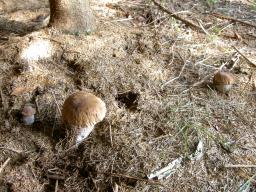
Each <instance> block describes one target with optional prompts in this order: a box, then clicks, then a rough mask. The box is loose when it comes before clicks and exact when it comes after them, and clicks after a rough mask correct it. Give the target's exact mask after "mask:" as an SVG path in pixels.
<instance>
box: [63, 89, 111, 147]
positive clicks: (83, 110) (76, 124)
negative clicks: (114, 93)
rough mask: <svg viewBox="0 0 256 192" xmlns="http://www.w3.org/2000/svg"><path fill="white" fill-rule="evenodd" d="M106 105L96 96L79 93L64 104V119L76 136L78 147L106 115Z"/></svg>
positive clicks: (71, 96) (83, 92)
mask: <svg viewBox="0 0 256 192" xmlns="http://www.w3.org/2000/svg"><path fill="white" fill-rule="evenodd" d="M106 111H107V110H106V104H105V103H104V102H103V101H102V100H101V99H100V98H99V97H96V96H95V95H93V94H91V93H87V92H85V91H79V92H76V93H74V94H72V95H70V96H69V97H68V98H67V99H66V100H65V102H64V105H63V108H62V118H63V121H64V123H67V124H68V126H69V128H70V129H71V133H72V134H75V135H74V136H75V140H76V141H75V142H76V145H78V144H79V143H81V142H82V141H83V140H84V139H86V138H87V137H88V135H89V134H90V133H91V132H92V130H93V129H94V126H95V124H97V123H98V122H100V121H102V120H103V119H104V117H105V115H106Z"/></svg>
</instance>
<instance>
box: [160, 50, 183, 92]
mask: <svg viewBox="0 0 256 192" xmlns="http://www.w3.org/2000/svg"><path fill="white" fill-rule="evenodd" d="M179 56H180V58H181V59H182V62H183V66H182V68H181V70H180V73H179V75H178V76H177V77H174V78H172V79H170V80H168V81H167V82H165V83H164V84H163V85H162V86H161V89H163V88H164V87H165V86H166V85H167V84H169V83H171V82H173V81H175V80H176V79H179V78H180V76H181V75H182V73H183V71H184V69H185V67H186V65H187V62H186V61H185V60H184V59H183V58H182V57H181V55H180V54H179Z"/></svg>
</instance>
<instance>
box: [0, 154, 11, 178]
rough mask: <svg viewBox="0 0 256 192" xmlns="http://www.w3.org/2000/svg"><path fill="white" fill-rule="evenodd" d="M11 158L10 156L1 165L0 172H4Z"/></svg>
mask: <svg viewBox="0 0 256 192" xmlns="http://www.w3.org/2000/svg"><path fill="white" fill-rule="evenodd" d="M10 160H11V158H10V157H8V159H7V160H6V161H5V162H4V164H3V165H2V166H1V167H0V174H1V173H2V172H3V170H4V168H5V167H6V166H7V165H8V163H9V162H10Z"/></svg>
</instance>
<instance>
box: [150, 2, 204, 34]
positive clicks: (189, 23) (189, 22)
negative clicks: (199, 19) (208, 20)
mask: <svg viewBox="0 0 256 192" xmlns="http://www.w3.org/2000/svg"><path fill="white" fill-rule="evenodd" d="M151 1H152V2H153V3H154V4H155V5H156V6H158V7H159V9H161V10H162V11H163V12H165V13H168V14H169V15H170V16H171V17H173V18H175V19H177V20H180V21H182V22H183V23H185V24H186V25H188V26H190V27H192V28H194V29H196V30H198V31H199V32H201V33H204V31H203V30H202V29H201V28H200V27H199V26H197V25H196V24H194V23H192V22H191V21H188V20H186V19H183V18H181V17H180V16H178V15H177V14H175V13H172V12H171V11H169V10H168V9H166V8H165V7H163V6H162V5H160V4H159V3H158V2H157V1H155V0H151Z"/></svg>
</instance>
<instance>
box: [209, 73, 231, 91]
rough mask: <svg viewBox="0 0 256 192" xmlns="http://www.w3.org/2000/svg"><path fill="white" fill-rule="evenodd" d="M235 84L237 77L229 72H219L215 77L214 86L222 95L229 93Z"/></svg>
mask: <svg viewBox="0 0 256 192" xmlns="http://www.w3.org/2000/svg"><path fill="white" fill-rule="evenodd" d="M234 83H235V77H234V76H233V75H232V74H231V73H229V72H225V71H218V72H217V73H216V74H215V75H214V77H213V85H214V86H215V88H216V89H217V90H218V91H220V92H222V93H227V92H229V91H230V90H231V88H232V86H233V84H234Z"/></svg>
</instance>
